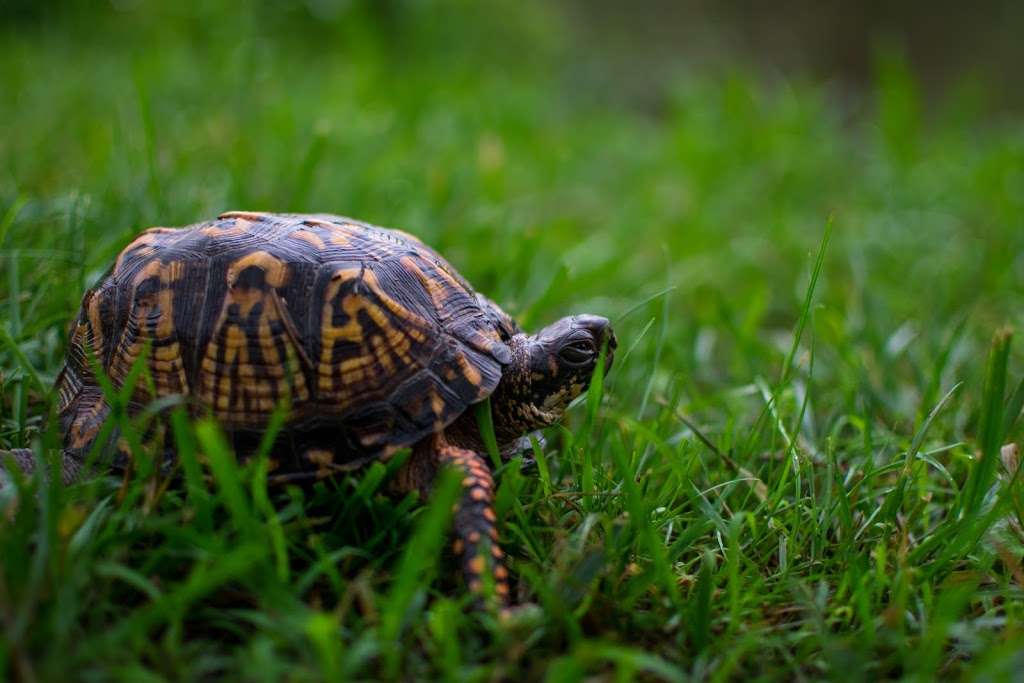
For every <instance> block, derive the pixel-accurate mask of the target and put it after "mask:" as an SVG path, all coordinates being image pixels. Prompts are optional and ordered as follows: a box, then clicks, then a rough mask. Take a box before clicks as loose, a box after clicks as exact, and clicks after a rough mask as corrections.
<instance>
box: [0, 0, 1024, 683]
mask: <svg viewBox="0 0 1024 683" xmlns="http://www.w3.org/2000/svg"><path fill="white" fill-rule="evenodd" d="M456 4H457V5H458V7H457V8H456V10H457V11H453V12H450V13H444V12H442V11H441V9H443V8H438V7H435V6H433V5H430V4H427V5H425V6H421V5H418V4H408V5H400V9H401V11H396V12H395V13H393V14H392V13H387V12H384V11H377V10H374V9H373V8H374V7H376V5H373V4H371V3H358V2H357V3H350V4H348V5H339V7H342V8H343V14H342V19H343V21H329V20H317V19H314V18H310V16H309V15H308V14H307V13H301V12H286V11H284V10H261V11H256V10H251V11H237V10H233V9H231V8H229V7H217V6H216V5H211V6H205V7H206V9H204V10H202V13H200V14H198V15H190V16H185V15H184V14H181V15H179V14H175V13H173V12H171V11H170V10H168V11H167V12H168V13H164V14H160V13H157V12H156V11H150V12H143V11H125V12H120V13H119V12H115V11H113V10H110V11H104V12H101V13H98V14H96V15H94V14H93V13H91V12H87V11H86V10H85V9H81V8H78V9H76V8H75V6H72V7H71V8H69V9H68V13H67V15H66V16H65V17H64V18H63V19H52V18H51V19H47V20H45V21H42V20H38V21H37V20H35V19H32V18H31V17H30V18H29V19H24V20H23V21H21V23H11V24H9V25H7V26H5V27H4V28H3V29H2V30H0V43H2V44H3V45H4V47H3V49H2V50H0V84H2V87H0V122H2V124H3V134H2V136H0V160H2V163H0V216H2V218H0V263H2V266H0V272H2V276H0V391H2V397H0V448H7V447H12V446H32V445H35V446H37V447H38V446H39V445H40V444H43V445H45V444H51V445H52V444H53V443H54V439H55V435H54V434H53V433H52V431H48V430H47V428H46V426H47V424H52V422H48V419H49V415H50V413H51V410H52V406H53V401H54V396H53V395H52V393H51V392H50V387H51V385H52V383H53V380H54V378H55V376H56V373H57V372H58V370H59V368H60V364H61V361H62V356H63V352H64V348H65V343H66V332H65V326H66V324H67V322H68V321H69V320H70V318H71V317H72V316H73V315H74V314H75V312H76V310H77V307H78V303H79V300H80V297H81V293H82V292H83V291H84V289H85V288H86V287H87V286H88V285H90V284H91V283H92V282H94V281H95V280H96V279H97V278H98V277H99V276H100V275H101V274H102V273H103V271H104V270H105V269H106V268H107V267H108V266H109V265H110V263H111V261H112V259H113V257H114V255H115V254H116V253H117V252H118V250H119V249H120V248H121V247H122V246H123V245H124V244H126V243H127V241H128V240H129V238H130V237H131V236H132V235H133V234H135V233H136V232H138V231H139V230H140V229H142V228H143V227H147V226H151V225H171V226H173V225H183V224H187V223H190V222H195V221H198V220H204V219H208V218H211V217H213V216H215V215H217V214H218V213H219V212H221V211H223V210H227V209H243V208H244V209H256V210H274V211H291V210H295V211H309V212H332V213H340V214H344V215H350V216H354V217H358V218H361V219H363V220H367V221H370V222H374V223H377V224H381V225H387V226H395V227H402V228H404V229H406V230H409V231H411V232H414V233H416V234H417V235H419V236H420V237H421V238H423V239H424V240H425V241H427V242H428V243H430V244H432V245H433V246H435V247H436V248H438V250H440V251H441V252H442V253H444V254H445V255H446V256H447V257H448V258H449V260H450V261H451V262H452V263H453V264H454V265H455V266H456V267H457V268H459V269H460V271H461V272H462V273H463V274H464V275H465V276H466V277H467V278H468V279H469V280H470V281H471V282H473V283H474V285H475V286H476V287H477V288H478V289H479V290H480V291H483V292H485V293H487V294H488V295H490V296H491V297H492V298H494V299H495V300H496V301H498V302H499V303H500V304H501V305H502V306H504V307H505V308H506V309H507V310H508V311H509V312H510V313H512V314H513V315H515V316H516V317H517V318H518V319H519V320H520V322H521V323H522V324H523V325H524V326H525V327H527V328H535V327H537V326H540V325H543V324H546V323H547V322H549V321H551V320H553V319H555V318H556V317H558V316H561V315H564V314H567V313H571V312H583V311H588V312H594V313H601V314H604V315H607V316H609V317H610V318H612V319H613V320H614V321H615V325H616V330H617V334H618V337H619V340H620V352H619V354H618V357H617V360H616V364H615V367H614V369H613V370H612V372H611V373H610V374H609V376H608V377H607V378H606V380H605V382H604V385H603V392H595V391H592V392H591V394H590V395H589V396H588V397H587V398H586V400H584V401H582V402H581V403H580V404H579V405H577V406H576V407H574V408H573V409H572V410H571V411H570V414H569V415H568V416H567V419H566V420H565V422H564V424H563V425H562V426H560V427H557V428H553V429H552V430H550V432H549V433H548V434H547V437H548V438H547V441H546V445H545V447H544V450H543V453H542V455H543V457H542V458H540V465H541V466H540V467H539V468H538V469H539V472H538V473H537V474H536V475H530V476H524V475H522V474H521V473H520V472H519V470H518V468H517V467H515V463H513V465H512V466H509V467H507V468H505V469H504V470H503V471H502V472H500V477H499V484H500V489H499V500H498V507H499V513H498V516H499V519H500V520H501V532H502V536H503V541H504V543H505V547H506V550H507V551H508V552H509V554H510V556H511V561H512V567H513V571H514V574H515V575H517V576H518V577H519V585H518V592H519V594H520V595H519V597H520V599H521V600H522V601H523V602H528V603H532V604H533V605H535V608H533V609H531V610H526V611H524V612H523V613H522V614H521V615H520V616H519V618H518V619H517V620H515V621H514V622H513V623H510V624H503V623H500V622H499V621H498V620H497V619H495V618H494V615H493V614H489V613H486V612H484V613H480V612H474V611H473V610H471V609H469V605H470V600H469V598H468V597H467V596H466V593H465V591H464V589H463V587H462V586H461V584H460V582H459V580H458V578H457V574H458V572H457V566H456V563H455V562H454V561H453V560H452V558H451V557H449V556H448V555H447V554H446V551H444V550H443V548H444V547H446V546H447V543H446V542H445V538H446V532H445V524H446V518H445V514H446V510H447V503H448V501H446V500H444V499H443V497H442V499H441V500H440V502H439V503H435V504H434V505H432V506H431V505H427V506H422V505H419V504H417V503H416V502H415V501H413V500H411V499H393V498H389V497H387V496H385V495H383V493H382V487H383V486H384V484H383V483H382V482H383V481H384V480H386V475H387V472H386V469H385V468H384V467H383V466H379V465H378V466H375V468H373V469H371V470H369V471H368V472H366V473H364V474H362V475H360V476H356V477H352V478H351V479H350V480H347V481H343V482H340V483H339V484H338V485H337V486H336V487H330V488H329V487H320V488H317V489H316V490H314V491H311V492H302V491H299V490H287V491H275V490H271V491H269V492H267V491H266V489H265V487H263V486H261V481H260V479H259V476H258V474H254V473H253V472H251V471H242V470H238V469H237V468H235V467H233V466H232V462H231V460H230V454H229V453H226V452H224V451H223V449H222V448H221V446H220V441H219V438H218V432H217V429H216V426H215V425H213V424H210V423H206V422H200V423H198V424H196V425H181V427H183V430H182V434H183V435H184V436H185V437H186V438H185V439H184V442H185V443H186V444H191V446H189V447H188V448H189V453H191V454H194V453H195V452H196V451H200V452H202V453H204V454H205V455H206V456H207V457H208V459H209V460H210V464H211V473H212V478H211V479H210V481H211V483H210V484H209V486H203V485H202V483H201V481H191V482H190V484H189V485H187V486H178V485H174V486H170V487H166V488H165V487H163V486H161V483H162V482H160V481H159V480H158V479H157V478H154V477H152V476H150V477H146V476H139V477H137V478H136V479H134V480H132V481H129V482H121V481H120V480H108V479H104V478H101V479H99V480H96V481H92V482H88V483H85V484H81V485H76V486H73V487H70V488H63V487H61V486H59V485H56V484H54V485H42V484H40V483H39V482H29V483H28V484H27V485H28V486H29V487H30V488H29V489H28V490H25V491H22V495H21V501H20V504H19V505H14V504H13V501H12V494H13V491H12V490H11V489H6V490H5V491H3V492H2V493H0V495H2V496H4V497H3V499H2V500H0V510H3V511H5V513H4V515H3V518H2V519H0V679H3V678H5V675H6V677H7V678H10V679H13V680H40V681H65V680H88V681H106V680H124V681H158V680H199V679H204V680H206V679H213V678H216V679H224V680H239V681H277V680H288V681H316V680H350V679H372V678H390V679H403V680H421V679H425V678H444V679H447V680H459V681H461V680H536V679H541V678H546V679H547V680H551V681H576V680H582V679H587V680H617V681H619V680H631V679H632V678H634V677H636V678H639V679H641V680H669V681H675V680H711V681H721V680H734V679H735V680H741V679H742V680H751V679H758V680H814V679H823V678H824V679H828V678H831V679H842V680H880V679H890V678H901V677H907V678H910V679H917V680H930V679H932V678H934V677H942V678H946V679H957V680H961V679H962V680H978V681H984V680H994V681H998V680H1010V679H1013V678H1014V677H1017V676H1020V675H1021V673H1020V672H1022V671H1024V566H1022V557H1024V533H1022V529H1021V524H1022V523H1024V484H1022V483H1021V477H1020V476H1018V477H1016V478H1015V477H1014V476H1013V468H1014V462H1013V458H1012V457H1009V449H1007V457H1004V458H1001V457H1000V453H1001V447H1002V446H1003V445H1004V444H1009V443H1012V442H1014V441H1017V442H1019V441H1020V440H1021V435H1022V422H1024V421H1022V420H1019V419H1018V418H1019V417H1020V412H1021V406H1022V402H1024V391H1022V389H1021V386H1022V385H1021V384H1020V380H1021V377H1022V375H1024V354H1022V352H1021V349H1022V348H1024V347H1022V346H1021V344H1020V343H1019V342H1018V343H1016V344H1014V343H1013V339H1012V333H1011V331H1010V327H1011V326H1014V325H1016V326H1017V327H1018V328H1020V327H1021V323H1022V322H1024V305H1022V304H1024V123H1022V121H1021V119H1020V118H1014V117H1011V116H1009V115H1006V114H1000V113H998V112H996V111H994V110H993V108H992V107H990V106H989V105H988V103H987V102H988V100H987V99H986V91H985V89H984V87H982V86H965V87H963V88H959V89H955V90H954V91H952V93H951V94H948V95H947V96H946V97H945V98H944V99H942V100H941V101H938V102H934V101H925V100H924V99H922V97H921V96H920V95H919V92H918V91H919V89H918V87H917V85H916V81H915V79H914V77H913V75H912V74H911V73H910V72H909V70H908V69H907V68H906V67H905V66H904V64H903V62H902V61H901V60H900V59H899V57H898V54H897V53H882V54H880V56H879V59H878V69H877V77H876V80H875V82H874V83H873V84H872V86H871V87H870V88H869V89H868V90H867V91H866V92H864V93H862V94H860V95H859V96H849V95H848V94H847V93H843V92H840V91H838V90H836V89H835V88H834V87H830V86H826V85H820V84H815V83H813V82H803V81H800V80H799V79H790V80H782V79H780V78H779V77H777V76H776V77H773V78H767V77H763V76H761V75H759V74H758V73H757V72H756V71H754V70H750V69H744V68H741V67H737V68H736V69H735V70H732V71H728V72H725V73H715V74H701V73H694V72H687V71H680V72H679V73H678V76H677V77H674V78H667V79H665V80H664V82H661V81H659V82H657V83H654V84H651V85H650V86H649V88H650V90H649V92H646V94H645V96H644V97H643V98H636V97H633V96H632V95H626V94H625V93H629V92H631V89H630V88H628V87H625V86H623V85H622V84H620V83H617V82H615V81H605V80H603V79H602V78H601V73H602V72H601V65H602V64H603V63H605V62H603V61H602V60H608V59H614V55H601V54H600V52H599V51H600V46H599V45H593V44H581V43H579V42H574V40H573V39H572V35H573V34H572V32H571V31H570V30H569V29H570V28H571V27H569V26H567V25H560V24H559V22H564V21H565V19H564V18H562V16H561V15H560V14H558V13H557V12H555V11H554V10H550V9H549V8H548V7H547V5H543V4H531V3H527V4H526V5H525V6H520V5H519V4H518V3H517V4H513V3H507V4H506V5H503V6H502V7H503V8H504V10H507V11H497V10H496V9H495V6H493V5H492V6H490V7H489V8H481V7H480V6H477V5H472V4H467V3H456ZM310 6H315V7H321V8H322V7H327V6H330V4H329V3H310ZM387 6H389V7H392V8H394V7H399V5H398V4H389V5H387ZM513 8H518V9H516V11H511V10H512V9H513ZM150 9H151V10H152V9H153V8H152V7H150ZM449 9H451V8H449ZM620 86H621V87H620ZM130 424H132V423H131V422H130V421H128V420H123V426H127V425H130ZM138 456H139V458H140V459H143V460H144V459H145V452H144V451H142V452H140V453H139V454H138ZM382 475H383V476H382ZM33 487H34V488H33ZM595 676H596V678H593V677H595Z"/></svg>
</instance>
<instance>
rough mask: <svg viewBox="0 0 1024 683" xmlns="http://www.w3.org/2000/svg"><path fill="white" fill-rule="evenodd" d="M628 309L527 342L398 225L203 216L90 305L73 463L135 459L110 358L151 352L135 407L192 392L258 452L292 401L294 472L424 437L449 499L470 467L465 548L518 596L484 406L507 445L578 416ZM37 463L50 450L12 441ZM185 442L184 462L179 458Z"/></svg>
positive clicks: (464, 502) (415, 473)
mask: <svg viewBox="0 0 1024 683" xmlns="http://www.w3.org/2000/svg"><path fill="white" fill-rule="evenodd" d="M615 345H616V341H615V336H614V334H613V333H612V330H611V327H610V325H609V323H608V320H606V319H605V318H601V317H598V316H594V315H577V316H572V317H568V318H564V319H562V320H559V321H558V322H556V323H554V324H553V325H550V326H549V327H546V328H544V329H543V330H541V331H540V332H538V333H537V334H534V335H527V334H525V333H524V332H523V331H522V330H521V329H520V328H519V326H518V325H517V324H516V323H515V321H513V320H512V318H511V317H509V316H508V315H507V314H506V313H505V312H504V311H502V310H501V309H500V308H499V307H498V306H497V305H496V304H494V302H492V301H491V300H489V299H488V298H486V297H485V296H483V295H481V294H478V293H476V292H475V291H474V290H473V288H472V287H471V286H470V285H469V283H468V282H466V280H465V279H463V278H462V276H460V275H459V274H458V273H457V272H456V271H455V269H454V268H452V267H451V265H449V264H448V262H447V261H445V260H444V259H443V258H441V256H439V255H438V254H437V253H436V252H435V251H433V250H432V249H431V248H429V247H427V246H426V245H424V244H423V243H422V242H421V241H419V240H418V239H417V238H415V237H413V236H412V235H409V234H406V233H404V232H401V231H398V230H389V229H385V228H379V227H375V226H372V225H368V224H366V223H361V222H358V221H355V220H351V219H348V218H343V217H339V216H332V215H292V214H270V213H252V212H239V211H233V212H229V213H225V214H223V215H221V216H219V217H218V218H217V219H216V220H213V221H210V222H206V223H200V224H196V225H192V226H189V227H185V228H178V229H173V228H151V229H149V230H146V231H145V232H143V233H142V234H141V235H140V236H139V237H138V238H137V239H135V241H133V242H132V243H131V244H129V245H128V246H127V247H126V248H125V249H124V250H123V251H122V252H121V253H120V255H119V256H118V257H117V261H116V263H115V264H114V265H113V267H112V268H111V269H110V270H109V271H108V273H107V274H106V275H105V276H104V277H103V278H102V280H101V281H100V282H99V284H98V285H97V286H96V287H95V288H93V289H92V290H90V291H88V292H87V293H86V294H85V296H84V298H83V299H82V307H81V311H80V313H79V315H78V318H77V320H76V322H75V323H74V324H73V325H72V329H71V333H70V346H69V349H68V353H67V358H66V362H65V365H64V368H63V370H62V371H61V373H60V376H59V378H58V380H57V391H58V394H59V419H60V428H61V432H62V434H63V439H64V450H63V463H62V466H63V474H64V477H65V479H69V480H70V479H73V478H74V477H75V476H77V473H78V472H79V470H80V469H81V466H82V463H83V462H84V460H85V459H86V457H87V456H88V455H89V454H90V452H91V451H92V450H93V447H94V446H98V448H97V451H98V452H100V453H101V456H100V458H101V460H100V462H101V463H102V464H103V465H104V466H105V467H108V468H112V469H124V468H126V467H127V466H128V465H129V463H130V460H129V454H128V452H127V450H126V449H125V448H124V446H123V445H121V443H122V442H120V441H119V440H118V438H117V434H116V433H113V434H110V433H109V432H110V430H109V429H108V430H106V431H105V432H102V434H103V437H102V438H103V439H104V443H102V444H97V440H98V439H100V438H101V428H102V426H103V424H104V421H105V420H106V418H107V417H108V416H109V415H110V413H111V406H110V405H109V404H108V403H107V402H106V400H105V399H104V394H103V392H102V390H101V387H100V382H98V381H97V378H96V376H95V374H94V368H101V369H102V370H103V372H104V373H105V374H106V375H107V376H108V377H109V378H110V380H111V382H112V383H113V385H114V386H115V387H121V386H123V384H124V382H125V380H126V378H127V377H128V375H129V373H130V372H131V371H132V368H133V366H135V365H137V364H141V365H142V366H143V369H144V370H146V371H148V374H149V380H148V381H140V382H138V383H137V385H136V386H137V388H136V389H135V390H134V395H133V398H132V402H131V405H130V406H129V411H130V412H131V411H139V410H141V409H142V408H143V407H144V406H146V405H149V404H151V403H152V402H153V400H154V399H161V398H165V397H170V396H180V397H183V399H184V401H185V404H186V405H187V406H189V410H190V412H191V413H192V414H194V415H197V416H199V415H211V414H212V415H213V416H214V417H215V418H216V419H217V420H218V421H219V423H220V424H221V425H222V426H223V428H224V430H225V432H226V433H227V434H228V436H229V438H230V440H231V442H232V444H233V446H234V448H235V451H236V453H237V454H238V456H239V457H241V458H245V457H246V456H247V455H251V454H252V453H253V452H254V451H255V449H256V447H257V444H258V443H259V441H260V438H261V436H262V432H263V430H264V429H265V428H266V426H267V424H268V421H269V419H270V417H271V414H272V413H273V412H274V410H275V408H276V407H277V406H278V405H280V404H282V402H283V403H284V404H285V405H286V406H288V408H289V410H288V413H287V419H286V426H285V428H284V430H282V433H281V436H280V437H279V438H278V440H277V442H276V443H275V446H274V449H273V455H272V461H271V468H272V469H271V476H272V478H273V479H274V480H276V481H302V480H306V481H309V480H316V479H318V478H324V477H329V476H331V475H334V474H336V473H339V472H346V471H350V470H353V469H355V468H358V467H360V466H362V465H364V464H366V463H368V462H370V461H373V460H377V459H385V458H388V457H389V456H390V455H392V454H393V453H394V452H395V451H397V450H399V449H402V448H410V449H411V455H410V456H409V458H408V459H407V460H406V462H405V464H404V465H403V466H402V468H401V469H400V470H399V471H398V473H397V475H396V477H395V479H396V486H397V487H398V488H399V490H401V491H412V490H417V491H420V492H421V494H423V495H426V494H428V493H429V490H430V488H431V484H432V482H433V481H434V479H435V476H436V474H437V473H438V472H439V471H440V468H442V467H444V466H451V467H455V468H458V469H459V470H461V472H462V473H463V475H464V476H463V479H462V486H463V492H462V497H461V502H460V503H459V505H458V506H457V508H456V513H455V519H454V533H455V536H456V540H455V543H454V548H455V551H456V553H457V554H458V555H459V556H460V561H461V563H462V568H463V572H464V574H465V577H466V581H467V584H468V586H469V588H470V590H471V591H473V592H476V593H479V592H480V591H481V588H482V581H481V579H482V572H485V571H488V572H489V573H490V574H491V575H492V577H493V585H494V587H495V591H496V594H497V595H498V596H499V598H500V599H501V600H502V601H506V602H507V601H508V600H509V587H508V572H507V570H506V569H505V567H504V564H503V562H502V557H503V555H502V551H501V549H500V547H499V545H498V535H497V530H496V527H495V523H496V519H495V514H494V510H493V508H492V499H493V494H494V482H493V479H492V469H491V461H490V458H489V457H487V456H486V450H485V446H484V441H483V438H482V437H481V434H480V431H479V429H478V426H477V421H476V418H475V414H474V413H475V411H474V410H471V409H470V408H471V406H473V405H474V404H477V403H479V402H481V401H483V400H484V399H486V398H488V397H490V399H491V408H492V414H493V418H494V419H493V423H494V432H495V436H496V437H497V440H498V445H499V449H500V450H501V452H502V454H503V455H504V457H508V456H509V455H510V454H511V453H513V452H514V451H515V449H516V447H517V444H518V443H519V441H520V439H521V438H522V437H523V435H524V434H526V433H528V432H531V431H533V430H536V429H538V428H541V427H546V426H548V425H550V424H552V423H554V422H555V421H556V420H558V419H559V418H560V417H561V415H562V413H563V411H564V410H565V408H566V407H567V406H568V404H569V403H570V402H571V401H572V400H573V399H574V398H576V397H577V396H579V395H580V394H581V393H582V392H583V391H584V390H585V389H586V388H587V386H588V384H589V382H590V379H591V375H592V373H593V372H594V370H595V368H596V366H597V364H598V362H599V357H600V356H601V355H602V353H603V354H604V355H605V360H604V362H605V366H606V367H609V366H610V364H611V361H612V355H613V352H614V350H615ZM11 455H13V457H14V460H15V461H16V462H17V463H18V464H19V466H21V467H22V468H23V469H26V470H31V469H32V468H33V461H32V452H31V451H28V450H26V449H17V450H14V451H12V452H11ZM173 457H174V456H173V452H172V451H170V450H169V451H168V454H167V458H168V463H167V464H170V463H172V462H173Z"/></svg>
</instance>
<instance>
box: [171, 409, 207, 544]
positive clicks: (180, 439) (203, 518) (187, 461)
mask: <svg viewBox="0 0 1024 683" xmlns="http://www.w3.org/2000/svg"><path fill="white" fill-rule="evenodd" d="M171 432H172V433H173V434H174V443H175V446H176V450H177V457H178V462H180V463H181V467H182V469H183V470H184V472H185V492H186V493H187V494H188V499H189V502H190V503H191V506H192V509H193V510H194V512H195V518H194V520H193V523H194V524H195V525H196V527H197V528H198V529H201V530H202V531H207V532H208V531H210V530H212V528H213V522H212V520H213V512H212V507H213V503H212V501H211V497H210V492H209V491H208V490H207V488H206V487H205V486H204V485H203V469H202V466H201V465H200V464H199V458H198V453H197V448H196V446H197V444H196V436H195V432H194V428H193V425H192V423H191V422H190V421H189V419H188V414H187V413H186V412H185V409H184V408H182V407H181V406H178V407H176V408H175V409H174V410H172V411H171Z"/></svg>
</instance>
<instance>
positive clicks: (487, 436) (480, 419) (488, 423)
mask: <svg viewBox="0 0 1024 683" xmlns="http://www.w3.org/2000/svg"><path fill="white" fill-rule="evenodd" d="M473 409H474V410H475V411H476V424H477V427H478V428H479V429H480V436H482V437H483V439H484V446H486V447H487V454H488V455H489V456H491V464H493V465H494V468H495V469H497V468H499V467H501V452H500V451H499V450H498V439H497V437H496V436H495V435H494V415H493V414H492V413H491V399H490V397H488V398H485V399H484V400H482V401H480V402H479V403H477V404H476V405H475V406H473Z"/></svg>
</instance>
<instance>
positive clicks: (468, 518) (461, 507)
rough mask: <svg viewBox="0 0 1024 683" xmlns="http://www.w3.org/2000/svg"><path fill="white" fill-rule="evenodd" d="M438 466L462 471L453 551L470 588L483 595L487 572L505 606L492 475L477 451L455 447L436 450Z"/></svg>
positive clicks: (506, 592)
mask: <svg viewBox="0 0 1024 683" xmlns="http://www.w3.org/2000/svg"><path fill="white" fill-rule="evenodd" d="M436 455H437V462H438V464H439V465H442V466H443V465H449V466H451V467H454V468H456V469H457V470H458V471H459V472H461V473H462V475H463V477H462V498H461V499H460V501H459V503H458V506H457V507H456V510H455V523H454V527H455V537H456V539H455V545H454V550H455V554H456V555H458V556H459V559H460V561H461V562H462V572H463V575H464V576H465V578H466V585H467V586H468V587H469V590H470V591H471V592H472V593H474V594H476V595H477V596H482V595H483V589H484V582H483V576H484V573H485V572H487V573H489V574H490V576H491V578H492V580H493V583H494V592H495V594H496V595H497V596H498V600H499V601H500V604H501V605H502V606H503V607H504V606H507V605H508V603H509V585H508V569H506V568H505V562H504V558H505V554H504V553H503V552H502V551H501V547H500V546H499V545H498V530H497V528H496V527H495V522H496V521H497V517H496V516H495V514H494V478H493V477H492V476H491V471H490V468H489V467H488V465H487V461H486V460H485V459H484V456H483V455H482V454H480V453H476V452H474V451H471V450H467V449H465V448H459V447H457V446H451V445H442V446H440V447H439V448H438V449H437V454H436Z"/></svg>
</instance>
